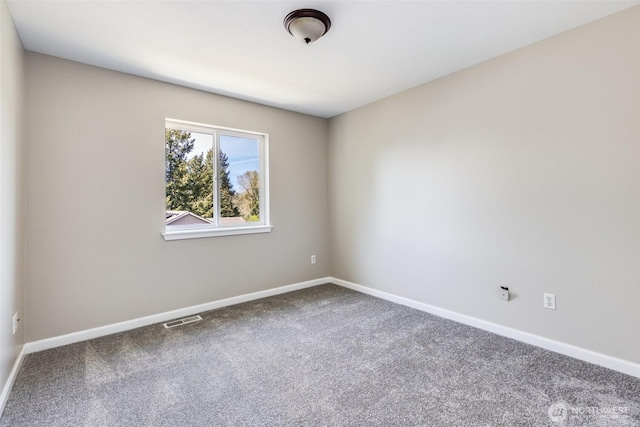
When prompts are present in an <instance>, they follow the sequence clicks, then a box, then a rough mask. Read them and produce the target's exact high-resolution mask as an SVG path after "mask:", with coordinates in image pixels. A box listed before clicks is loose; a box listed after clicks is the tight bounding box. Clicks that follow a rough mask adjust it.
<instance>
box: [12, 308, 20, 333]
mask: <svg viewBox="0 0 640 427" xmlns="http://www.w3.org/2000/svg"><path fill="white" fill-rule="evenodd" d="M18 313H19V312H17V311H16V314H14V315H13V334H14V335H15V333H16V332H17V331H18V321H19V320H20V317H18Z"/></svg>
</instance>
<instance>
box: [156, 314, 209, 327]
mask: <svg viewBox="0 0 640 427" xmlns="http://www.w3.org/2000/svg"><path fill="white" fill-rule="evenodd" d="M201 320H202V317H200V315H196V316H191V317H184V318H182V319H178V320H172V321H171V322H167V323H163V326H164V328H165V329H171V328H175V327H176V326H182V325H186V324H188V323H193V322H199V321H201Z"/></svg>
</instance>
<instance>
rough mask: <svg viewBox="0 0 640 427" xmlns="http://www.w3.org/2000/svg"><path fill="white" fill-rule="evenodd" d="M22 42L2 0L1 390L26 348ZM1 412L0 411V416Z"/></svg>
mask: <svg viewBox="0 0 640 427" xmlns="http://www.w3.org/2000/svg"><path fill="white" fill-rule="evenodd" d="M23 56H24V55H23V50H22V43H20V39H19V38H18V35H17V33H16V31H15V27H14V25H13V20H12V19H11V15H10V13H9V9H8V8H7V4H6V2H5V1H4V0H1V1H0V142H1V144H2V145H1V146H0V391H2V388H3V387H4V385H5V383H6V381H7V378H8V377H9V373H10V372H11V368H12V366H13V364H14V363H15V361H16V358H17V357H18V353H19V352H20V349H21V348H22V344H23V343H24V338H23V336H24V335H23V331H24V328H19V329H18V332H17V333H16V334H15V335H13V333H12V332H13V331H12V327H11V325H12V317H13V314H14V313H15V312H16V311H20V313H21V317H24V280H25V258H24V214H25V211H24V203H25V200H24V175H25V167H24V143H23V129H24V79H23V74H24V71H23V62H24V58H23ZM1 409H2V408H0V411H1Z"/></svg>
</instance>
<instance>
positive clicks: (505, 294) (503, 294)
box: [500, 286, 509, 301]
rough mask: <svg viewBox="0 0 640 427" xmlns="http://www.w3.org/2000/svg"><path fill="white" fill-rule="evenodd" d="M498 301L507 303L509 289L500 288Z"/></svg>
mask: <svg viewBox="0 0 640 427" xmlns="http://www.w3.org/2000/svg"><path fill="white" fill-rule="evenodd" d="M500 299H503V300H505V301H509V288H507V287H506V286H500Z"/></svg>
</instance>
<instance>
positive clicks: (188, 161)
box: [163, 119, 272, 240]
mask: <svg viewBox="0 0 640 427" xmlns="http://www.w3.org/2000/svg"><path fill="white" fill-rule="evenodd" d="M267 151H268V135H266V134H263V133H258V132H249V131H241V130H237V129H229V128H222V127H218V126H211V125H205V124H201V123H191V122H185V121H181V120H173V119H167V120H166V123H165V196H166V198H165V200H166V201H165V232H164V233H163V236H164V238H165V240H174V239H190V238H198V237H211V236H227V235H231V234H249V233H265V232H269V231H271V228H272V227H271V225H270V223H269V186H268V174H267V163H268V162H267V159H268V152H267Z"/></svg>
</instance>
